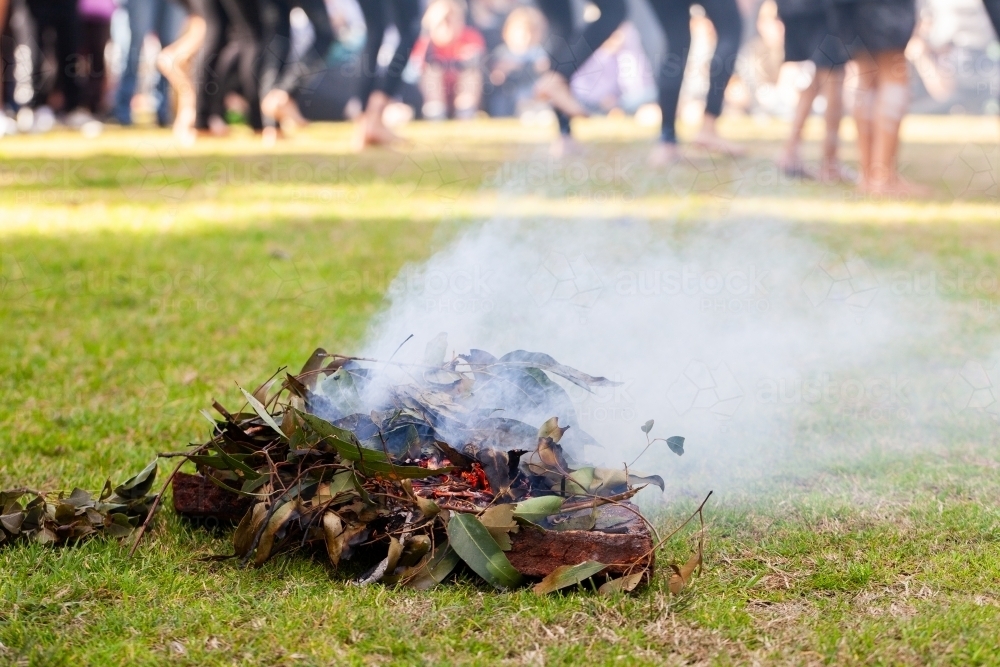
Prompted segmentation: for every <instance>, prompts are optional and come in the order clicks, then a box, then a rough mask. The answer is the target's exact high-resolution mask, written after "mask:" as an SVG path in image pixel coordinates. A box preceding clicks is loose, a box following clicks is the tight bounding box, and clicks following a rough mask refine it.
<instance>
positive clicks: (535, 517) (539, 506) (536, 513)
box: [513, 496, 563, 523]
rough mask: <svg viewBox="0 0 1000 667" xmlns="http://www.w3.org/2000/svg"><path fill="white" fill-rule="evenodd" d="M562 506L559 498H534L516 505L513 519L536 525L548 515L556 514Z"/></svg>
mask: <svg viewBox="0 0 1000 667" xmlns="http://www.w3.org/2000/svg"><path fill="white" fill-rule="evenodd" d="M562 506H563V499H562V498H560V497H559V496H536V497H534V498H528V499H527V500H522V501H521V502H519V503H517V505H515V507H514V512H513V514H514V517H515V518H517V519H524V520H525V521H530V522H531V523H538V522H539V521H541V520H542V519H544V518H545V517H547V516H549V515H550V514H555V513H557V512H558V511H559V510H560V508H562Z"/></svg>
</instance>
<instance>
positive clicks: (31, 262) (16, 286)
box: [0, 253, 51, 302]
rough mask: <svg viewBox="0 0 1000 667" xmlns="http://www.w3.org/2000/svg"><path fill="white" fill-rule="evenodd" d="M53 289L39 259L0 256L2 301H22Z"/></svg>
mask: <svg viewBox="0 0 1000 667" xmlns="http://www.w3.org/2000/svg"><path fill="white" fill-rule="evenodd" d="M50 287H51V282H50V280H49V278H48V276H47V275H46V274H45V271H44V269H43V268H42V265H41V264H40V263H39V261H38V258H37V257H35V256H34V255H24V256H21V257H16V256H14V255H11V254H6V253H4V254H0V301H9V302H14V301H21V300H22V299H25V298H26V297H29V296H32V295H35V294H38V293H39V292H43V291H45V290H47V289H49V288H50Z"/></svg>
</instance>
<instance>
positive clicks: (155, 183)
mask: <svg viewBox="0 0 1000 667" xmlns="http://www.w3.org/2000/svg"><path fill="white" fill-rule="evenodd" d="M117 179H118V185H119V187H120V188H121V189H122V192H124V193H125V195H126V196H127V197H129V198H130V199H145V198H156V199H160V200H161V201H163V202H164V203H166V204H168V205H171V206H176V205H178V204H180V203H181V201H183V200H184V198H185V197H186V196H187V193H188V191H189V190H190V189H191V186H192V185H193V184H194V176H193V174H192V172H191V169H190V167H189V166H188V164H187V162H186V161H185V160H184V158H183V156H181V154H180V153H179V152H178V151H177V149H176V148H173V149H169V150H164V149H162V148H161V147H157V146H155V145H153V144H150V143H146V144H139V145H138V146H136V148H135V154H134V155H133V156H132V157H130V158H129V159H128V161H127V162H126V163H125V164H124V165H123V166H122V168H121V169H119V171H118V175H117Z"/></svg>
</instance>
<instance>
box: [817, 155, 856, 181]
mask: <svg viewBox="0 0 1000 667" xmlns="http://www.w3.org/2000/svg"><path fill="white" fill-rule="evenodd" d="M817 177H818V180H819V182H820V183H823V184H824V185H839V184H841V183H848V184H850V185H857V183H858V172H856V171H854V170H853V169H851V168H850V167H848V166H847V165H846V164H844V163H842V162H841V161H840V160H824V161H823V164H821V165H820V168H819V174H818V175H817Z"/></svg>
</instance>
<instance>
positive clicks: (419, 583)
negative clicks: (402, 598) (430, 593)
mask: <svg viewBox="0 0 1000 667" xmlns="http://www.w3.org/2000/svg"><path fill="white" fill-rule="evenodd" d="M459 560H461V559H460V558H459V557H458V554H457V553H455V550H454V549H452V548H451V545H450V544H448V543H447V542H445V543H444V544H438V545H437V548H436V549H434V554H433V555H432V556H431V557H430V558H428V559H427V560H425V561H424V563H423V564H422V565H417V567H416V572H415V574H414V575H413V576H410V577H408V576H407V575H404V576H403V577H402V580H403V581H404V582H405V583H406V585H407V586H410V587H411V588H416V589H417V590H418V591H426V590H427V589H429V588H433V587H434V586H437V585H438V584H440V583H441V582H442V581H444V580H445V577H447V576H448V575H449V574H451V572H452V570H454V569H455V566H456V565H458V561H459Z"/></svg>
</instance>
